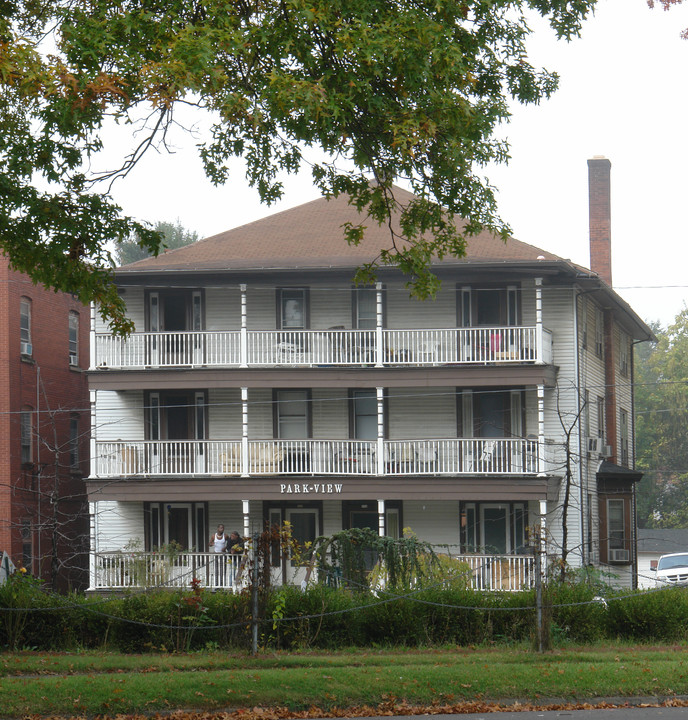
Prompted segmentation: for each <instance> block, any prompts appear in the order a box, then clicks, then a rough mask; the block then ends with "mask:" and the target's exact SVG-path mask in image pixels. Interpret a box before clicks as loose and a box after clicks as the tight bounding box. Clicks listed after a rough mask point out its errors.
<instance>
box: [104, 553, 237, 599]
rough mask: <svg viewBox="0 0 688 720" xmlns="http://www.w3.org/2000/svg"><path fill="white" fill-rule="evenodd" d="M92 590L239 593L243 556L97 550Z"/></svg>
mask: <svg viewBox="0 0 688 720" xmlns="http://www.w3.org/2000/svg"><path fill="white" fill-rule="evenodd" d="M91 567H92V570H91V572H92V577H91V583H90V588H91V589H92V590H125V589H130V588H153V587H159V588H189V587H190V586H191V581H192V580H193V579H194V578H195V579H196V580H198V581H199V582H200V583H201V586H202V587H204V588H210V589H223V590H229V591H232V592H239V591H240V590H241V589H242V587H243V586H244V585H245V584H246V574H245V569H244V556H243V555H232V554H230V553H217V554H216V553H208V552H180V553H166V552H132V553H129V552H126V551H121V552H98V553H95V563H91Z"/></svg>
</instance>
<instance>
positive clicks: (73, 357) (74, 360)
mask: <svg viewBox="0 0 688 720" xmlns="http://www.w3.org/2000/svg"><path fill="white" fill-rule="evenodd" d="M69 364H70V365H78V364H79V356H78V355H77V354H76V353H69Z"/></svg>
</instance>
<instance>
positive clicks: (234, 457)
mask: <svg viewBox="0 0 688 720" xmlns="http://www.w3.org/2000/svg"><path fill="white" fill-rule="evenodd" d="M95 451H96V452H95V457H94V458H92V461H91V466H92V474H93V476H94V477H123V476H125V477H133V476H180V475H187V476H188V475H191V476H207V477H213V476H223V477H224V476H241V475H244V474H245V473H246V469H247V474H248V475H249V476H260V477H262V476H265V475H286V476H290V475H323V476H324V475H332V476H346V475H352V476H359V475H367V476H379V475H380V474H381V475H382V476H383V477H386V476H390V477H391V476H404V475H407V476H408V475H414V476H415V475H504V474H510V475H512V474H522V475H535V474H537V472H538V442H537V440H535V439H530V438H445V439H433V440H385V441H384V443H383V452H384V457H383V460H382V462H381V463H378V457H377V453H378V448H377V441H374V440H311V439H309V440H272V439H270V440H250V441H249V442H248V458H247V462H246V463H244V462H243V457H244V456H243V452H244V451H243V449H242V443H241V440H140V441H136V440H115V441H96V442H95ZM380 466H381V468H382V473H380Z"/></svg>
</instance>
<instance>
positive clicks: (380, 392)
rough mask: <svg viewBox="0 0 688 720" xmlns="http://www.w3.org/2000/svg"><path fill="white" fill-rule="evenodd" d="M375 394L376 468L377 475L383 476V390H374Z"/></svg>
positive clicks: (379, 388)
mask: <svg viewBox="0 0 688 720" xmlns="http://www.w3.org/2000/svg"><path fill="white" fill-rule="evenodd" d="M375 392H376V393H377V468H376V472H377V474H378V475H384V474H385V416H384V405H385V404H384V388H381V387H378V388H375Z"/></svg>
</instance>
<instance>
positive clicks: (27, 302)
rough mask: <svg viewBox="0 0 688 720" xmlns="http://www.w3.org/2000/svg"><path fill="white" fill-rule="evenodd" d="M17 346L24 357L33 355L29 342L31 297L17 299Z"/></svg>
mask: <svg viewBox="0 0 688 720" xmlns="http://www.w3.org/2000/svg"><path fill="white" fill-rule="evenodd" d="M19 348H20V350H19V351H20V353H21V354H22V355H24V356H26V357H30V356H31V355H33V346H32V344H31V299H30V298H27V297H23V298H21V300H20V301H19Z"/></svg>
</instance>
